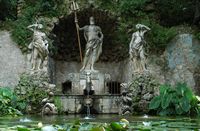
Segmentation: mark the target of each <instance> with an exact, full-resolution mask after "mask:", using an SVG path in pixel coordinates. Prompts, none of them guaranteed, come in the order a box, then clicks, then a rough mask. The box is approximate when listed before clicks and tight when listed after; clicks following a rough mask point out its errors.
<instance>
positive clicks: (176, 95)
mask: <svg viewBox="0 0 200 131" xmlns="http://www.w3.org/2000/svg"><path fill="white" fill-rule="evenodd" d="M198 102H199V101H198V99H197V98H196V96H195V95H194V93H193V92H192V90H191V89H190V88H189V87H188V86H187V85H186V84H185V83H178V84H176V86H175V87H172V86H171V85H161V86H160V95H158V96H155V97H154V98H153V99H152V100H151V102H150V104H149V109H151V110H154V111H155V112H156V113H157V114H159V115H196V114H197V115H199V114H200V108H199V106H198Z"/></svg>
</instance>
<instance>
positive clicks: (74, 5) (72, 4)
mask: <svg viewBox="0 0 200 131" xmlns="http://www.w3.org/2000/svg"><path fill="white" fill-rule="evenodd" d="M70 9H71V11H73V12H74V17H75V24H76V32H77V36H78V45H79V53H80V58H81V62H82V61H83V58H82V52H81V42H80V35H79V26H78V18H77V11H79V6H78V4H77V3H76V2H75V1H72V2H71V5H70Z"/></svg>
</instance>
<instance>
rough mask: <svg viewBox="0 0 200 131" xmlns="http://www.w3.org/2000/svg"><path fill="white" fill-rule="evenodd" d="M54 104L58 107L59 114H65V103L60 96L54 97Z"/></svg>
mask: <svg viewBox="0 0 200 131" xmlns="http://www.w3.org/2000/svg"><path fill="white" fill-rule="evenodd" d="M54 104H55V106H56V107H57V110H58V114H63V105H62V102H61V100H60V99H59V98H58V97H54Z"/></svg>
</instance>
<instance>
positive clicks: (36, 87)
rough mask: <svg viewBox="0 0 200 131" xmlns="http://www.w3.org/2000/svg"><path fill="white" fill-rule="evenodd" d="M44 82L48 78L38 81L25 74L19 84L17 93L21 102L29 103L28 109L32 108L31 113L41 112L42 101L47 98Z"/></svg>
mask: <svg viewBox="0 0 200 131" xmlns="http://www.w3.org/2000/svg"><path fill="white" fill-rule="evenodd" d="M42 81H46V78H42V77H41V78H40V80H38V78H37V77H34V76H30V75H26V74H23V75H22V76H21V77H20V81H19V84H18V85H17V87H16V88H15V92H16V93H17V94H18V97H19V98H20V100H21V101H24V102H25V103H27V108H29V109H30V108H31V109H30V110H31V111H30V112H29V113H38V112H40V109H41V101H42V100H43V99H44V98H45V97H47V92H45V89H44V88H43V85H42V84H43V83H42ZM29 109H28V110H29ZM23 111H27V110H23Z"/></svg>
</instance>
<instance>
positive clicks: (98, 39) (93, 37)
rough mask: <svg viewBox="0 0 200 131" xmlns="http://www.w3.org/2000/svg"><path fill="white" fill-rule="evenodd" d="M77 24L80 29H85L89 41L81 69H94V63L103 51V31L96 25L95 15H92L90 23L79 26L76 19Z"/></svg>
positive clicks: (86, 38) (85, 35)
mask: <svg viewBox="0 0 200 131" xmlns="http://www.w3.org/2000/svg"><path fill="white" fill-rule="evenodd" d="M75 22H76V26H77V28H78V29H79V30H83V31H84V37H85V40H86V42H87V44H86V49H85V55H84V60H83V66H82V68H81V70H80V71H83V70H91V71H95V70H94V63H95V62H96V61H97V60H98V59H99V56H100V54H101V53H102V43H103V33H102V32H101V28H100V27H99V26H96V25H95V21H94V17H90V25H86V26H84V27H82V28H79V25H78V21H77V20H75Z"/></svg>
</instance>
